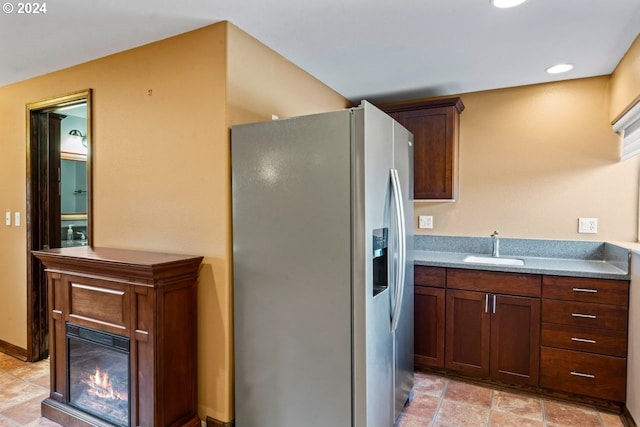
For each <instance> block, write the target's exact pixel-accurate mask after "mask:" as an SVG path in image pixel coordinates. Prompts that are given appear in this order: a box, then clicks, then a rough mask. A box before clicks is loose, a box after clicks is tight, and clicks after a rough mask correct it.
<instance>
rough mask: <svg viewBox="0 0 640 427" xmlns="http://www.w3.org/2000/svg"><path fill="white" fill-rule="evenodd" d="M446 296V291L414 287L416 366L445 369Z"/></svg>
mask: <svg viewBox="0 0 640 427" xmlns="http://www.w3.org/2000/svg"><path fill="white" fill-rule="evenodd" d="M444 295H445V290H444V289H438V288H430V287H425V286H416V287H414V307H415V308H414V318H413V321H414V352H415V353H414V360H415V364H416V365H422V366H431V367H436V368H444V306H445V299H444Z"/></svg>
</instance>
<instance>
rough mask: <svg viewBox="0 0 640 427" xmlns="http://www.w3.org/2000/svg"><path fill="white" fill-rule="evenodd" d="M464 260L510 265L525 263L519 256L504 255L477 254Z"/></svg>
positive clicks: (473, 262) (476, 262) (475, 262)
mask: <svg viewBox="0 0 640 427" xmlns="http://www.w3.org/2000/svg"><path fill="white" fill-rule="evenodd" d="M463 261H464V262H469V263H472V264H489V265H510V266H521V265H524V260H522V259H518V258H502V257H491V256H476V255H469V256H468V257H466V258H465V259H464V260H463Z"/></svg>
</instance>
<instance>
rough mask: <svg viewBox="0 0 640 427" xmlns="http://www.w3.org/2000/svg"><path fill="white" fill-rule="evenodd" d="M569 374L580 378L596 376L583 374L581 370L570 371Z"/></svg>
mask: <svg viewBox="0 0 640 427" xmlns="http://www.w3.org/2000/svg"><path fill="white" fill-rule="evenodd" d="M571 375H573V376H576V377H582V378H592V379H594V378H595V377H596V376H595V375H591V374H583V373H582V372H576V371H571Z"/></svg>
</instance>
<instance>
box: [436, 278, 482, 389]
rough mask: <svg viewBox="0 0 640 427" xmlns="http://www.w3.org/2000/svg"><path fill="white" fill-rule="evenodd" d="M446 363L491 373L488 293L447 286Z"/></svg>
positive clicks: (450, 366) (478, 373) (465, 370)
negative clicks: (449, 288)
mask: <svg viewBox="0 0 640 427" xmlns="http://www.w3.org/2000/svg"><path fill="white" fill-rule="evenodd" d="M446 300H447V305H446V320H447V322H446V347H447V352H446V354H445V367H446V368H447V369H452V370H455V371H458V372H461V373H465V374H469V375H473V376H484V377H486V376H488V375H489V332H490V320H491V318H490V314H489V294H487V293H484V292H475V291H461V290H447V296H446Z"/></svg>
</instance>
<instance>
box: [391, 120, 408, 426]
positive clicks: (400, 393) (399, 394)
mask: <svg viewBox="0 0 640 427" xmlns="http://www.w3.org/2000/svg"><path fill="white" fill-rule="evenodd" d="M393 133H394V138H393V139H394V143H393V158H394V159H393V160H394V167H395V168H396V169H397V170H398V176H399V178H400V186H401V188H402V199H403V200H402V201H403V205H404V218H405V225H406V243H407V256H406V260H405V271H406V274H405V276H404V292H403V299H402V302H401V304H402V311H401V314H400V318H399V319H400V320H399V322H398V328H397V329H396V332H395V346H396V348H395V355H396V360H395V362H396V366H395V376H394V377H395V417H396V418H397V417H398V416H399V415H400V412H401V411H402V409H403V407H404V405H405V403H406V402H407V399H408V398H409V394H410V392H411V389H412V388H413V200H412V197H413V135H411V133H410V132H409V131H407V130H406V129H405V128H404V127H402V126H401V125H400V124H399V123H397V122H395V121H394V132H393Z"/></svg>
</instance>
